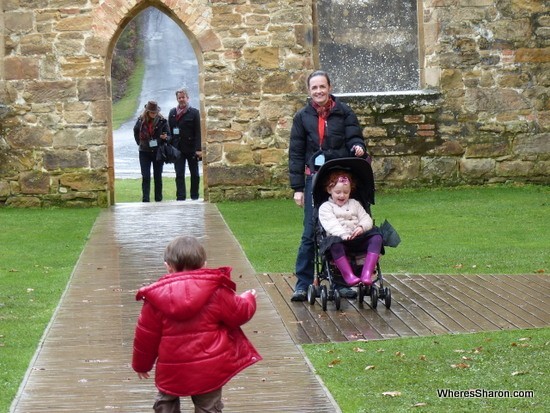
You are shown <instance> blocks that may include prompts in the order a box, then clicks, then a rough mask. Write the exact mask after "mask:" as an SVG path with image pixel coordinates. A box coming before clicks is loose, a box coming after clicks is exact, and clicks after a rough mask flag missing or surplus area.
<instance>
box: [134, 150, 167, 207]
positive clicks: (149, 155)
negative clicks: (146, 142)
mask: <svg viewBox="0 0 550 413" xmlns="http://www.w3.org/2000/svg"><path fill="white" fill-rule="evenodd" d="M156 158H157V153H156V152H146V151H140V152H139V166H140V167H141V191H142V194H143V196H142V201H143V202H149V194H150V192H151V165H152V166H153V179H154V180H155V201H157V202H160V201H162V167H163V165H164V163H163V162H162V161H157V159H156Z"/></svg>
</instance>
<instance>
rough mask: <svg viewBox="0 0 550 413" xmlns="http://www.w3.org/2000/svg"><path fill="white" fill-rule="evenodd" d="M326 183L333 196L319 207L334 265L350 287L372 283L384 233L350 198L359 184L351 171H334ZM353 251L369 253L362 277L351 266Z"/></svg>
mask: <svg viewBox="0 0 550 413" xmlns="http://www.w3.org/2000/svg"><path fill="white" fill-rule="evenodd" d="M324 186H325V188H326V191H327V193H328V194H329V195H330V197H329V199H328V200H327V201H325V202H323V204H322V205H321V206H320V208H319V222H320V223H321V225H322V226H323V228H324V230H325V232H326V235H327V238H325V240H324V241H325V242H324V246H323V247H324V249H327V248H328V249H330V253H331V255H332V259H333V261H334V264H335V265H336V267H337V268H338V270H339V271H340V274H341V275H342V278H343V279H344V281H345V282H346V284H348V286H350V287H352V286H356V285H357V284H359V283H360V282H362V283H363V284H364V285H367V286H370V285H372V279H373V274H374V272H375V269H376V264H377V263H378V258H379V257H380V252H381V250H382V235H381V234H380V231H379V230H378V229H377V228H376V227H374V223H373V220H372V218H371V216H370V215H369V214H368V213H367V211H366V210H365V208H363V205H361V203H360V202H359V201H357V200H356V199H353V198H350V195H351V192H352V190H354V189H355V186H356V185H355V182H354V180H353V177H352V176H351V174H350V173H349V172H346V171H342V170H338V169H336V170H333V171H332V172H331V173H330V174H329V175H328V177H327V180H326V182H325V185H324ZM349 252H355V253H365V254H366V257H365V262H364V264H363V269H362V270H361V276H360V277H357V276H356V275H355V274H354V272H353V269H352V268H351V265H350V262H349V259H348V257H347V253H349Z"/></svg>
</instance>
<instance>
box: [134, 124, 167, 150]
mask: <svg viewBox="0 0 550 413" xmlns="http://www.w3.org/2000/svg"><path fill="white" fill-rule="evenodd" d="M142 124H143V118H142V117H141V116H140V117H139V118H138V120H137V121H136V124H135V125H134V139H135V140H136V144H138V145H139V150H140V151H146V152H155V151H156V150H157V149H158V145H157V146H156V147H153V148H151V147H150V146H149V142H150V141H151V140H156V141H157V143H158V144H159V145H160V144H162V143H163V141H162V139H160V135H162V134H163V133H166V134H168V135H170V131H169V129H168V121H167V120H166V118H165V117H163V116H162V115H157V116H156V117H155V119H154V120H153V125H154V127H153V133H152V134H151V135H149V134H148V133H144V131H142V130H141V125H142Z"/></svg>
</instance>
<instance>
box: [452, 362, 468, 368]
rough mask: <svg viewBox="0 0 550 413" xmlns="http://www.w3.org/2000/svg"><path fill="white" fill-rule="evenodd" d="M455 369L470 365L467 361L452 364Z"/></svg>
mask: <svg viewBox="0 0 550 413" xmlns="http://www.w3.org/2000/svg"><path fill="white" fill-rule="evenodd" d="M451 367H452V368H453V369H469V368H470V365H469V364H466V363H458V364H451Z"/></svg>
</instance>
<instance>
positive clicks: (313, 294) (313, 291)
mask: <svg viewBox="0 0 550 413" xmlns="http://www.w3.org/2000/svg"><path fill="white" fill-rule="evenodd" d="M317 292H318V291H317V287H316V286H315V285H313V284H310V285H309V287H308V288H307V301H308V303H310V304H311V305H313V304H315V299H316V298H317Z"/></svg>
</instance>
